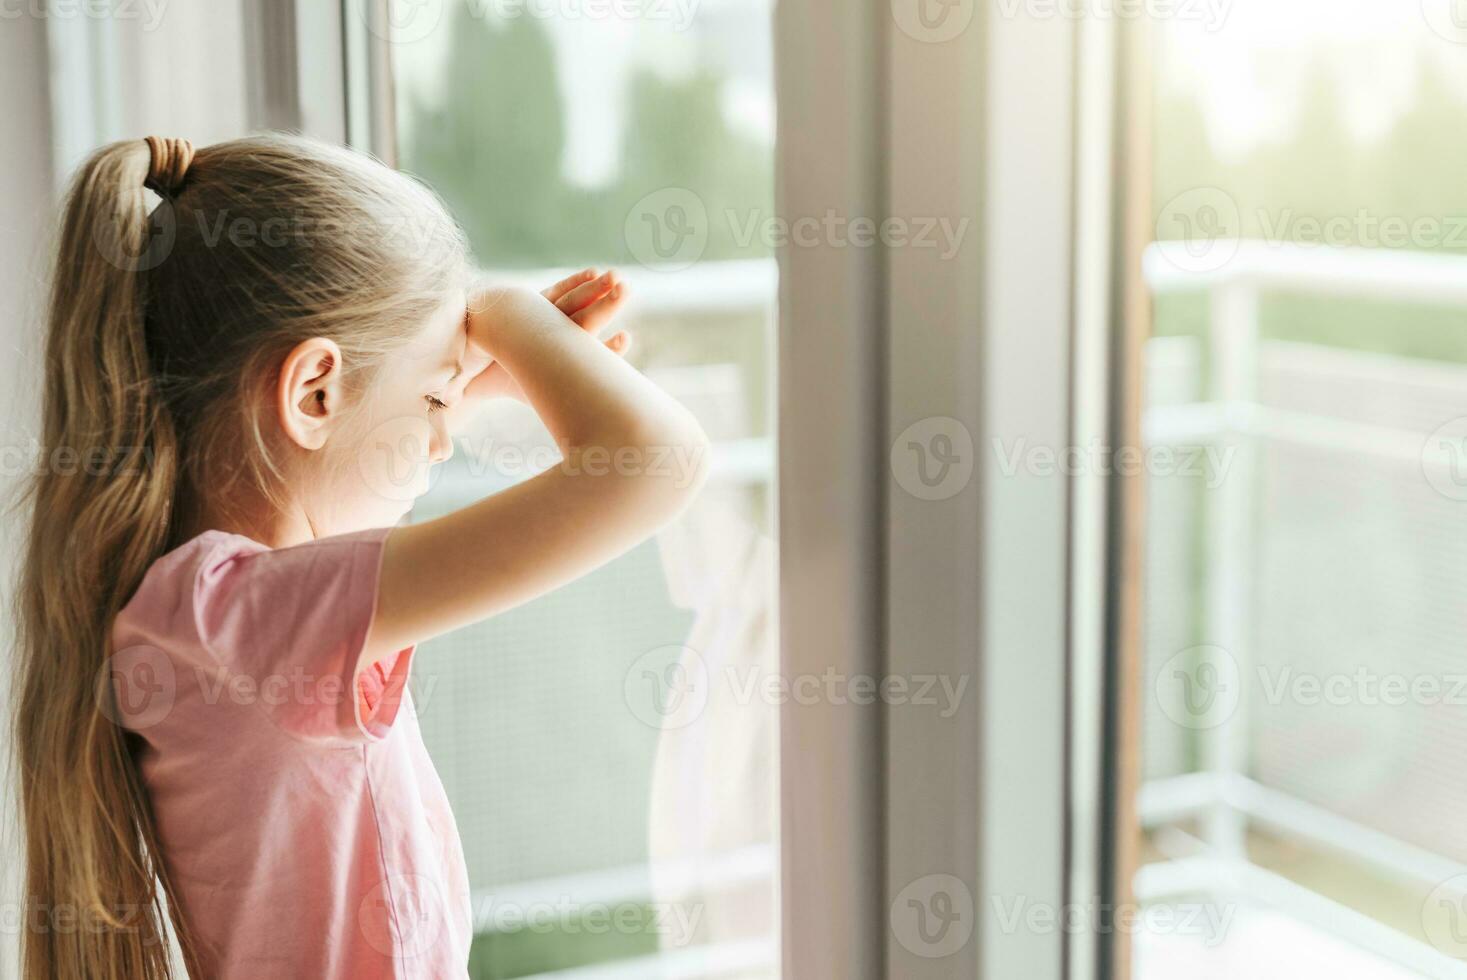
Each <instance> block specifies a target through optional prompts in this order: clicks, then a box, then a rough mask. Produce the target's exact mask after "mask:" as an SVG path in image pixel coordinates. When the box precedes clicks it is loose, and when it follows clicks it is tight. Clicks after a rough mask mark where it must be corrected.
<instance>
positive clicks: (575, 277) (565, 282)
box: [540, 269, 596, 304]
mask: <svg viewBox="0 0 1467 980" xmlns="http://www.w3.org/2000/svg"><path fill="white" fill-rule="evenodd" d="M595 278H596V270H595V269H582V270H581V271H580V272H574V273H571V274H570V275H568V276H566V277H565V278H564V279H562V280H560V282H558V283H556V284H555V285H554V286H551V287H550V288H549V289H546V290H545V291H544V292H542V293H541V294H540V295H541V296H544V297H545V298H546V299H548V300H550V302H552V303H557V304H558V303H559V302H560V299H561V297H562V296H564V295H565V294H566V293H568V292H570V291H571V290H572V289H575V288H576V287H577V286H579V285H581V284H582V283H584V282H587V281H588V280H591V279H595Z"/></svg>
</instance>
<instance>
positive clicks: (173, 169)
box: [143, 136, 194, 197]
mask: <svg viewBox="0 0 1467 980" xmlns="http://www.w3.org/2000/svg"><path fill="white" fill-rule="evenodd" d="M143 142H145V143H147V144H148V153H149V154H151V156H152V159H151V160H150V162H149V163H148V176H147V178H146V179H144V181H143V186H144V187H147V188H150V189H152V190H153V191H154V192H156V193H157V194H158V195H159V196H160V197H172V196H173V195H174V194H177V193H178V192H179V190H180V189H182V187H183V178H184V176H185V175H186V174H187V173H188V168H189V164H191V163H193V162H194V145H193V144H192V143H190V142H189V141H188V140H185V139H165V138H163V137H161V136H147V137H144V139H143Z"/></svg>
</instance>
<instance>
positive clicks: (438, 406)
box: [423, 395, 448, 415]
mask: <svg viewBox="0 0 1467 980" xmlns="http://www.w3.org/2000/svg"><path fill="white" fill-rule="evenodd" d="M423 398H424V399H425V400H426V401H427V402H428V414H429V415H432V414H433V413H434V412H441V411H443V410H444V409H445V408H447V407H448V406H447V405H446V404H444V403H443V401H442V400H441V399H438V398H434V397H433V396H432V395H424V396H423Z"/></svg>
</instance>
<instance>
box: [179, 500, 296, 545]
mask: <svg viewBox="0 0 1467 980" xmlns="http://www.w3.org/2000/svg"><path fill="white" fill-rule="evenodd" d="M186 524H187V527H188V530H187V533H186V534H185V535H184V540H188V539H190V538H194V537H196V536H198V535H200V534H203V533H204V532H205V531H224V532H226V533H229V534H239V535H242V536H244V537H246V538H249V539H251V540H252V541H258V542H260V543H261V544H263V545H265V546H266V547H269V548H288V547H290V546H291V545H294V544H303V543H305V542H307V541H313V540H315V539H316V537H317V536H318V535H317V534H316V531H315V529H314V528H313V527H312V526H311V522H310V519H309V518H308V517H307V516H306V513H305V511H304V510H303V509H302V508H301V507H300V506H299V504H298V503H297V502H295V501H289V502H287V504H286V506H285V507H277V506H273V505H271V504H270V502H269V501H264V500H259V501H253V502H251V503H249V504H246V505H240V504H238V503H235V504H222V505H220V504H210V503H206V504H204V506H202V507H201V508H200V509H199V512H198V518H197V519H196V520H192V521H187V522H186Z"/></svg>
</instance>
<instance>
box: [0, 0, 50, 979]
mask: <svg viewBox="0 0 1467 980" xmlns="http://www.w3.org/2000/svg"><path fill="white" fill-rule="evenodd" d="M45 53H46V31H45V24H44V22H43V21H42V20H41V19H39V18H34V17H17V18H15V19H13V20H7V21H5V22H4V23H3V24H0V92H4V93H6V97H5V129H6V138H5V147H6V148H5V151H4V159H3V163H0V166H3V169H0V345H3V353H0V447H3V448H4V449H5V450H7V452H6V454H5V457H4V458H6V459H7V460H9V459H11V458H13V456H14V453H13V452H10V451H9V450H12V448H13V447H24V446H26V445H27V444H28V443H29V440H30V438H31V437H32V436H33V435H34V434H35V433H36V431H37V422H38V412H37V403H36V399H35V397H34V394H35V389H34V388H33V387H32V382H31V379H32V377H33V376H34V375H35V374H36V373H37V366H38V363H39V356H38V355H39V344H38V343H37V339H38V331H37V330H36V323H37V321H36V318H35V312H36V310H37V309H38V307H39V306H40V299H39V297H40V292H41V290H40V280H41V279H42V277H43V275H44V265H45V262H44V255H45V249H44V248H41V247H39V245H38V243H39V242H40V241H41V240H42V238H43V236H44V235H45V227H46V219H47V215H48V213H49V210H50V208H51V206H52V204H53V198H52V188H53V180H52V170H51V129H50V125H49V123H48V118H49V111H48V105H47V84H46V64H47V61H46V54H45ZM14 469H15V467H14V466H12V465H6V466H4V467H3V468H0V492H3V493H5V495H6V500H7V502H8V500H9V495H10V494H11V493H13V492H14V490H15V488H16V486H17V484H18V478H17V474H16V473H15V472H14ZM18 530H19V529H18V526H17V522H16V520H15V517H14V515H13V514H12V513H10V512H9V511H8V510H7V511H5V512H0V574H3V582H4V584H3V585H0V599H3V603H4V605H3V609H4V612H3V614H0V618H3V621H4V623H5V624H6V628H5V630H4V642H3V646H0V649H3V650H4V661H3V663H4V664H5V665H6V667H7V668H8V665H9V664H11V663H12V662H13V661H12V653H13V650H14V637H13V634H12V631H11V630H10V629H9V628H8V623H9V609H10V597H11V588H10V584H11V581H12V579H13V572H14V564H13V560H14V555H15V553H16V551H17V550H18V549H17V543H18V541H19V536H18ZM12 673H13V671H12V670H10V669H4V668H0V705H3V709H0V721H3V722H4V723H5V726H6V727H5V737H4V738H3V739H0V744H3V745H4V746H5V747H6V749H7V750H8V749H9V747H10V745H11V740H10V737H9V735H10V728H9V721H10V713H9V707H10V697H9V690H10V686H11V674H12ZM12 768H13V767H12V765H11V762H10V759H9V753H8V751H7V753H6V759H5V765H4V767H3V775H0V980H9V978H12V977H18V976H19V975H20V970H19V960H18V952H19V948H20V946H19V938H20V937H19V933H18V931H17V925H18V921H17V920H18V903H19V900H20V861H19V859H18V851H17V848H18V847H19V836H18V832H19V828H18V827H17V826H16V823H17V821H16V819H15V814H16V806H15V802H14V801H13V796H12V792H13V785H12V782H13V781H12V779H11V778H10V777H11V775H12V773H11V769H12Z"/></svg>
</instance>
